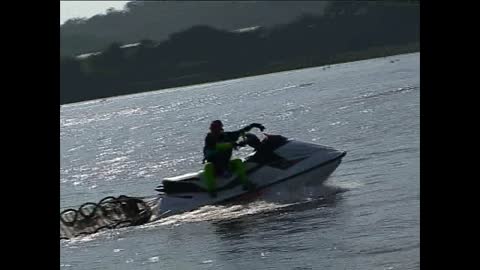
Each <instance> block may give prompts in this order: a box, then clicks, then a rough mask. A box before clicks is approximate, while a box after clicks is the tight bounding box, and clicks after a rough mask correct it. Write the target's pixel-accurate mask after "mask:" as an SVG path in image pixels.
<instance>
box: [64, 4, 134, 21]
mask: <svg viewBox="0 0 480 270" xmlns="http://www.w3.org/2000/svg"><path fill="white" fill-rule="evenodd" d="M127 2H129V1H60V24H62V23H64V22H65V21H66V20H68V19H71V18H75V17H87V18H89V17H92V16H94V15H96V14H100V13H105V11H106V10H107V9H108V8H111V7H113V8H115V9H123V7H124V6H125V4H126V3H127Z"/></svg>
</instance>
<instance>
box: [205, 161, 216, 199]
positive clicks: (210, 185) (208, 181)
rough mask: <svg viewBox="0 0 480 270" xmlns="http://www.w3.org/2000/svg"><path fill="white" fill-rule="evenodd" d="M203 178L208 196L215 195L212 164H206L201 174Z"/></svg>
mask: <svg viewBox="0 0 480 270" xmlns="http://www.w3.org/2000/svg"><path fill="white" fill-rule="evenodd" d="M203 175H204V178H205V185H206V186H207V191H208V193H210V194H214V193H215V189H216V188H217V183H216V182H217V180H216V178H215V166H214V165H213V163H211V162H208V163H207V164H205V169H204V172H203Z"/></svg>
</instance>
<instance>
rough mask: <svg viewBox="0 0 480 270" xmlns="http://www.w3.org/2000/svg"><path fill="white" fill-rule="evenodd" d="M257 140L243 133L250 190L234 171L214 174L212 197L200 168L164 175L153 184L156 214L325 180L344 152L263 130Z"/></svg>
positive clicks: (186, 210)
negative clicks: (246, 148) (157, 200)
mask: <svg viewBox="0 0 480 270" xmlns="http://www.w3.org/2000/svg"><path fill="white" fill-rule="evenodd" d="M264 135H265V138H264V139H263V140H262V141H260V140H259V139H258V137H257V136H255V135H253V134H245V135H244V137H243V138H244V145H249V146H251V147H252V148H254V150H255V151H254V152H253V153H252V154H250V155H249V156H247V157H246V158H244V159H243V162H244V165H245V169H246V172H247V177H248V180H249V181H250V182H251V183H253V185H254V186H255V188H254V189H253V190H245V189H244V188H243V186H242V185H241V184H240V181H239V180H238V177H237V176H236V175H235V174H232V175H231V176H217V178H216V182H217V189H216V191H217V192H216V194H217V195H216V196H215V197H212V196H211V195H210V194H209V193H208V191H207V188H206V185H205V184H204V183H205V181H203V170H202V171H198V172H194V173H188V174H184V175H180V176H176V177H170V178H165V179H164V180H163V181H162V184H161V185H160V186H158V187H157V188H156V191H158V192H160V194H159V196H160V199H159V203H158V207H157V210H156V216H157V217H166V216H170V215H175V214H179V213H182V212H188V211H192V210H195V209H197V208H200V207H202V206H205V205H211V204H219V203H224V202H228V201H231V200H235V199H238V198H240V197H242V196H245V195H247V194H248V193H256V194H261V192H263V191H265V190H267V189H270V188H273V187H274V186H277V185H288V187H289V188H295V187H300V186H304V185H310V184H320V183H322V182H324V181H325V180H326V179H327V178H328V177H329V176H330V175H331V174H332V173H333V172H334V171H335V169H336V168H337V167H338V166H339V165H340V163H341V161H342V158H343V157H344V156H345V155H346V152H343V151H338V150H336V149H334V148H332V147H328V146H323V145H318V144H314V143H307V142H301V141H297V140H290V139H287V138H286V137H283V136H281V135H269V134H264Z"/></svg>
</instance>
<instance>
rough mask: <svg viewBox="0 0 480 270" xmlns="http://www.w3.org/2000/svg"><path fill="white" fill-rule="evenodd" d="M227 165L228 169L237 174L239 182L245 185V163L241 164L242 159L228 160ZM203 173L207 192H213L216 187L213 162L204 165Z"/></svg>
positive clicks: (246, 182) (246, 181)
mask: <svg viewBox="0 0 480 270" xmlns="http://www.w3.org/2000/svg"><path fill="white" fill-rule="evenodd" d="M228 167H229V169H230V171H232V172H233V173H234V174H236V175H237V176H238V179H239V180H240V183H242V185H244V186H246V185H247V184H248V179H247V172H246V170H245V165H244V164H243V162H242V160H240V159H234V160H230V162H229V163H228ZM203 174H204V181H205V184H206V186H207V190H208V192H210V193H211V192H214V191H215V189H216V188H217V180H216V177H215V167H214V165H213V163H210V162H209V163H207V164H206V165H205V169H204V173H203Z"/></svg>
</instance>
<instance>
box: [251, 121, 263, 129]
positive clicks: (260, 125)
mask: <svg viewBox="0 0 480 270" xmlns="http://www.w3.org/2000/svg"><path fill="white" fill-rule="evenodd" d="M250 128H258V129H260V131H263V130H265V127H264V126H263V125H262V124H258V123H253V124H250Z"/></svg>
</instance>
